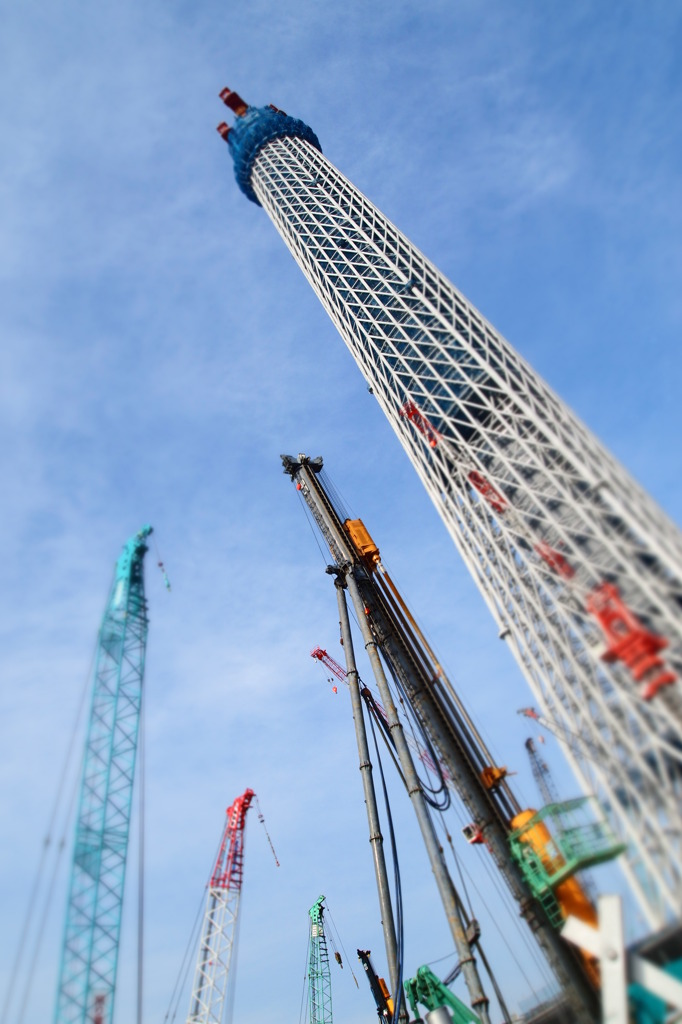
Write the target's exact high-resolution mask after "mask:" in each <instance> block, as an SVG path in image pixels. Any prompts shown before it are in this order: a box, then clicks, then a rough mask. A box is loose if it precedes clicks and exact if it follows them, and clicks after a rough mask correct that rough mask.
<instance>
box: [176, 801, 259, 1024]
mask: <svg viewBox="0 0 682 1024" xmlns="http://www.w3.org/2000/svg"><path fill="white" fill-rule="evenodd" d="M254 795H255V794H254V792H253V790H252V789H247V790H245V791H244V793H242V795H241V796H239V797H237V799H236V800H235V801H234V803H233V804H231V805H230V806H229V807H228V808H227V813H226V819H225V828H224V829H223V834H222V838H221V841H220V848H219V850H218V857H217V859H216V863H215V867H214V868H213V872H212V874H211V879H210V882H209V884H208V893H207V896H206V911H205V913H204V924H203V928H202V932H201V940H200V942H199V954H198V957H197V966H196V971H195V975H194V985H193V986H192V996H191V999H190V1006H189V1013H188V1015H187V1024H222V1019H223V1013H224V1008H225V997H226V995H227V986H228V982H229V979H230V965H231V963H232V952H233V950H234V943H235V936H236V933H237V925H238V921H239V902H240V898H241V892H242V879H243V877H244V826H245V824H246V812H247V811H248V809H249V807H250V806H251V801H252V800H253V798H254Z"/></svg>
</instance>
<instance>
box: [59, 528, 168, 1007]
mask: <svg viewBox="0 0 682 1024" xmlns="http://www.w3.org/2000/svg"><path fill="white" fill-rule="evenodd" d="M151 532H152V528H151V526H143V527H142V529H141V530H139V531H138V533H136V534H135V535H134V536H133V537H131V538H130V540H129V541H128V543H127V544H126V545H125V547H124V549H123V553H122V554H121V556H120V557H119V559H118V561H117V562H116V568H115V572H114V582H113V586H112V589H111V593H110V596H109V600H108V602H107V606H106V609H105V612H104V617H103V619H102V625H101V628H100V631H99V638H98V646H97V654H96V660H95V670H94V683H93V693H92V704H91V708H90V718H89V723H88V732H87V737H86V743H85V756H84V759H83V774H82V780H81V789H80V798H79V803H78V811H77V821H76V836H75V843H74V851H73V861H72V868H71V880H70V886H69V896H68V903H67V910H66V923H65V927H64V938H63V944H62V953H61V963H60V969H59V982H58V989H57V1000H56V1007H55V1017H54V1020H55V1024H85V1022H91V1021H94V1020H97V1021H98V1022H99V1024H110V1022H111V1020H112V1018H113V1012H114V995H115V988H116V970H117V964H118V943H119V937H120V930H121V910H122V905H123V887H124V881H125V868H126V857H127V851H128V837H129V831H130V814H131V804H132V794H133V781H134V774H135V760H136V753H137V737H138V727H139V720H140V709H141V702H142V683H143V678H144V660H145V650H146V643H147V625H148V623H147V604H146V601H145V596H144V577H143V560H144V555H145V552H146V551H147V545H146V539H147V537H148V536H149V534H150V533H151Z"/></svg>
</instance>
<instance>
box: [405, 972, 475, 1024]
mask: <svg viewBox="0 0 682 1024" xmlns="http://www.w3.org/2000/svg"><path fill="white" fill-rule="evenodd" d="M405 993H406V995H407V1001H408V1002H409V1004H410V1006H411V1007H412V1013H413V1014H414V1024H421V1014H420V1013H419V1004H421V1005H422V1006H425V1007H426V1010H427V1013H426V1024H480V1020H479V1018H478V1017H477V1016H476V1014H475V1013H472V1011H471V1010H470V1009H469V1008H468V1006H465V1005H464V1003H463V1002H462V1001H461V999H458V998H457V996H456V995H455V994H454V992H451V991H450V989H449V988H448V987H447V985H445V984H443V982H442V981H441V980H440V978H438V977H437V976H436V975H435V974H434V973H433V971H432V970H431V968H430V967H426V966H424V967H420V968H419V970H418V971H417V973H416V974H415V976H414V978H410V979H409V980H408V981H406V982H405ZM446 1007H447V1009H446Z"/></svg>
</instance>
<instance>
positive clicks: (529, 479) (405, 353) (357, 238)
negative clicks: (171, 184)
mask: <svg viewBox="0 0 682 1024" xmlns="http://www.w3.org/2000/svg"><path fill="white" fill-rule="evenodd" d="M221 97H222V99H223V100H224V102H225V103H226V104H227V105H228V106H229V107H230V108H231V109H232V110H233V111H234V112H235V114H236V115H237V117H236V120H235V124H234V126H233V127H232V128H228V126H227V125H226V124H222V125H221V126H220V127H219V131H220V133H221V134H222V135H223V137H224V138H225V139H226V140H227V142H228V145H229V147H230V151H231V154H232V157H233V159H234V165H235V174H236V178H237V182H238V184H239V186H240V188H241V189H242V191H243V192H244V193H245V194H246V195H247V197H248V198H249V199H251V200H252V201H253V202H255V203H258V204H259V205H262V206H263V207H264V209H265V210H266V212H267V213H268V214H269V216H270V217H271V219H272V220H273V222H274V224H275V226H276V227H277V229H278V231H279V232H280V234H281V235H282V237H283V239H284V241H285V242H286V244H287V246H288V248H289V249H290V251H291V253H292V254H293V256H294V258H295V259H296V260H297V262H298V263H299V265H300V267H301V269H302V270H303V272H304V274H305V275H306V277H307V278H308V280H309V281H310V283H311V285H312V287H313V289H314V290H315V292H316V293H317V295H318V297H319V299H320V300H321V302H322V303H323V305H324V307H325V309H326V310H327V312H328V313H329V315H330V317H331V319H332V321H333V322H334V324H335V325H336V327H337V328H338V330H339V332H340V333H341V335H342V337H343V339H344V341H345V342H346V344H347V346H348V347H349V349H350V351H351V352H352V354H353V356H354V357H355V359H356V361H357V363H358V366H359V367H360V369H361V371H362V373H363V375H364V377H365V379H366V381H367V382H368V384H369V386H370V389H371V391H372V392H373V393H374V395H375V396H376V398H377V400H378V402H379V404H380V405H381V408H382V409H383V411H384V412H385V414H386V416H387V417H388V419H389V422H390V423H391V425H392V427H393V429H394V430H395V432H396V433H397V435H398V437H399V438H400V441H401V443H402V445H403V447H404V448H405V450H406V452H407V454H408V455H409V457H410V459H411V461H412V463H413V465H414V467H415V469H416V470H417V473H418V474H419V476H420V478H421V480H422V482H423V484H424V486H425V487H426V489H427V491H428V493H429V495H430V496H431V499H432V500H433V502H434V504H435V505H436V507H437V509H438V511H439V513H440V515H441V517H442V518H443V520H444V522H445V524H446V526H447V528H448V530H449V532H450V534H451V536H452V538H453V540H454V542H455V544H456V546H457V548H458V550H459V552H460V554H461V555H462V557H463V558H464V561H465V563H466V565H467V566H468V568H469V570H470V572H471V573H472V575H473V576H474V578H475V580H476V582H477V584H478V586H479V588H480V590H481V592H482V594H483V596H484V598H485V600H486V602H487V604H488V607H489V608H490V611H491V612H492V614H493V616H494V618H495V621H496V623H497V625H498V629H499V634H500V636H501V637H502V638H504V639H505V640H506V642H507V643H508V645H509V646H510V647H511V649H512V651H513V653H514V655H515V657H516V659H517V661H518V662H519V664H520V666H521V668H522V670H523V672H524V674H525V676H526V679H527V680H528V682H529V684H530V686H531V689H532V691H533V693H534V695H535V698H536V700H537V702H538V704H539V705H540V707H541V709H542V711H543V712H544V713H545V714H547V715H549V716H550V717H551V718H552V719H553V720H554V721H555V722H556V724H557V730H558V732H559V734H560V735H561V734H562V731H565V733H566V735H570V736H578V737H579V742H578V743H577V744H576V743H571V745H570V746H569V744H568V743H567V742H564V743H563V747H564V751H565V754H566V756H567V757H568V759H569V761H570V762H571V764H572V766H573V768H574V770H575V772H576V774H577V776H578V778H579V780H580V782H581V784H582V786H583V788H584V789H585V791H586V792H595V793H597V795H598V796H599V797H600V799H601V801H602V804H603V805H604V807H605V809H606V810H607V812H608V814H609V816H610V819H611V823H612V825H613V827H614V829H615V830H616V832H617V833H618V835H619V836H620V837H622V838H623V839H624V840H625V841H627V842H628V854H627V856H626V858H625V859H624V869H625V871H626V874H627V876H628V880H629V882H630V885H631V887H632V889H633V891H634V892H635V895H636V896H637V898H638V901H639V903H640V905H641V907H642V909H643V911H644V913H645V914H646V916H647V918H648V920H649V922H650V924H651V925H657V924H660V923H662V922H663V921H664V920H665V919H666V918H667V917H670V916H675V917H676V916H678V914H679V908H680V906H682V810H681V806H680V792H681V790H682V783H681V778H682V694H681V692H680V684H679V682H678V679H679V676H680V673H681V672H682V616H681V610H682V536H681V535H680V533H679V531H678V530H677V528H676V527H675V526H674V525H673V524H672V523H671V522H670V521H669V520H668V519H667V518H666V516H665V515H664V514H663V512H662V511H661V510H660V509H659V508H658V506H657V505H656V504H655V503H654V502H653V501H652V500H651V499H650V498H649V496H648V495H647V494H646V493H645V492H644V491H643V490H642V489H641V488H640V487H639V486H638V485H637V484H636V483H635V482H634V481H633V480H632V479H631V478H630V477H629V476H628V474H627V473H626V472H625V470H624V469H623V468H622V467H621V466H620V465H619V464H618V463H617V462H616V461H615V460H614V458H613V457H612V456H611V455H610V454H609V453H608V452H607V451H606V450H605V449H604V448H603V447H602V445H601V444H600V443H599V442H598V441H597V439H596V438H595V437H594V436H593V435H592V434H591V433H590V432H589V431H588V430H587V428H586V427H585V426H584V425H583V424H582V423H581V422H580V421H579V420H578V419H577V418H576V417H575V416H574V415H573V413H572V412H571V411H570V409H568V408H567V407H566V406H565V405H564V404H563V403H562V402H561V400H560V399H559V398H558V397H557V396H556V395H555V394H554V393H553V392H552V391H551V389H550V388H549V387H548V386H547V385H546V384H545V382H544V381H543V380H541V379H540V378H539V377H538V376H537V374H536V373H534V371H533V370H532V368H531V367H530V366H529V365H528V364H527V363H526V362H524V360H523V359H522V358H521V357H520V356H519V355H518V354H517V353H516V352H515V351H514V349H513V348H512V347H511V346H510V345H509V343H508V342H507V341H505V339H504V338H502V337H501V336H500V335H499V333H498V332H497V331H496V330H495V329H494V328H493V327H492V326H491V325H490V324H489V323H488V322H487V321H486V320H485V318H484V317H483V316H481V314H480V313H479V312H478V311H477V310H476V309H475V308H474V307H473V306H472V305H471V304H470V303H469V302H468V301H467V300H466V299H465V298H464V297H463V296H462V295H461V294H460V293H459V292H458V291H457V289H456V288H454V287H453V285H452V284H451V283H450V282H449V281H448V280H447V279H446V278H445V277H443V275H442V274H441V273H439V271H438V270H437V269H436V267H434V266H433V264H431V263H429V261H428V260H427V259H426V258H425V257H424V256H423V255H422V254H421V253H420V252H419V251H418V250H417V249H416V248H415V247H414V246H413V245H412V244H411V243H410V242H409V240H408V239H407V238H405V236H404V235H402V234H401V233H400V232H399V231H398V230H397V228H395V227H394V226H393V225H392V224H391V223H390V222H389V221H388V220H386V218H385V217H384V216H383V215H382V214H381V213H380V211H379V210H377V208H376V207H375V206H373V204H372V203H371V202H370V201H369V200H368V199H367V198H365V196H363V195H362V194H361V193H360V192H359V191H358V190H357V189H356V188H354V187H353V185H352V184H351V183H350V182H349V181H348V180H347V179H346V178H345V177H344V176H343V175H342V174H340V173H339V171H337V170H336V168H335V167H333V166H332V164H330V163H329V161H328V160H326V159H325V157H324V156H323V155H322V153H321V150H320V144H319V142H318V139H317V137H316V135H315V134H314V132H312V130H311V129H310V128H309V127H308V126H307V125H305V124H304V123H303V122H302V121H299V120H296V119H295V118H292V117H288V116H287V115H286V114H284V113H283V112H282V111H279V110H277V108H274V107H263V108H254V107H249V106H248V105H247V104H246V103H244V101H243V100H241V99H240V97H239V96H238V95H237V94H236V93H234V92H230V91H229V90H224V91H223V93H221Z"/></svg>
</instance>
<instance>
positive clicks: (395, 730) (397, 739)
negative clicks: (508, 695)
mask: <svg viewBox="0 0 682 1024" xmlns="http://www.w3.org/2000/svg"><path fill="white" fill-rule="evenodd" d="M346 582H347V584H348V592H349V593H350V596H351V599H352V601H353V605H354V607H355V611H356V614H357V617H358V622H359V624H360V631H361V632H362V636H363V639H364V641H365V650H366V651H367V655H368V657H369V660H370V664H371V666H372V671H373V672H374V678H375V679H376V682H377V686H378V688H379V695H380V697H381V702H382V704H383V705H384V711H385V712H386V719H387V723H388V728H389V731H390V733H391V736H392V738H393V743H394V744H395V749H396V753H397V755H398V760H399V761H400V767H401V770H402V773H403V776H404V778H405V784H406V786H407V793H408V796H409V798H410V800H411V801H412V806H413V807H414V810H415V814H416V816H417V822H418V824H419V828H420V830H421V833H422V837H423V839H424V845H425V847H426V852H427V855H428V858H429V861H430V863H431V870H432V871H433V875H434V878H435V880H436V885H437V886H438V892H439V894H440V898H441V901H442V903H443V907H444V908H445V915H446V917H447V919H448V925H449V926H450V932H451V934H452V939H453V942H454V944H455V949H456V951H457V956H458V957H459V961H460V963H461V965H462V974H463V975H464V980H465V982H466V986H467V989H468V990H469V996H470V998H471V1007H472V1009H473V1011H474V1012H475V1013H477V1014H478V1016H479V1017H480V1019H481V1022H482V1024H490V1017H489V1015H488V997H487V996H486V995H485V993H484V991H483V986H482V984H481V979H480V977H479V974H478V968H477V967H476V958H475V957H474V955H473V950H472V948H471V946H470V945H469V942H468V940H467V937H466V933H465V930H464V925H463V923H462V920H461V917H460V912H459V906H458V904H459V900H458V898H457V894H456V891H455V887H454V885H453V883H452V879H451V878H450V873H449V871H448V868H447V864H446V863H445V858H444V857H443V850H442V848H441V845H440V843H439V841H438V837H437V835H436V831H435V829H434V827H433V822H432V820H431V815H430V814H429V809H428V806H427V803H426V800H425V798H424V793H423V790H422V787H421V783H420V782H419V777H418V775H417V772H416V769H415V767H414V762H413V760H412V755H411V754H410V749H409V747H408V745H407V740H406V738H405V734H404V732H403V727H402V724H401V722H400V719H399V718H398V712H397V711H396V708H395V704H394V703H393V697H392V695H391V691H390V689H389V686H388V680H387V679H386V674H385V673H384V668H383V665H382V664H381V659H380V657H379V652H378V649H377V645H376V641H375V640H374V637H373V636H372V632H371V630H370V628H369V624H368V622H367V616H366V614H365V605H364V601H363V600H362V597H361V595H360V591H359V589H358V585H357V582H356V579H355V576H354V574H353V570H352V568H349V570H348V572H347V575H346Z"/></svg>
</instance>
